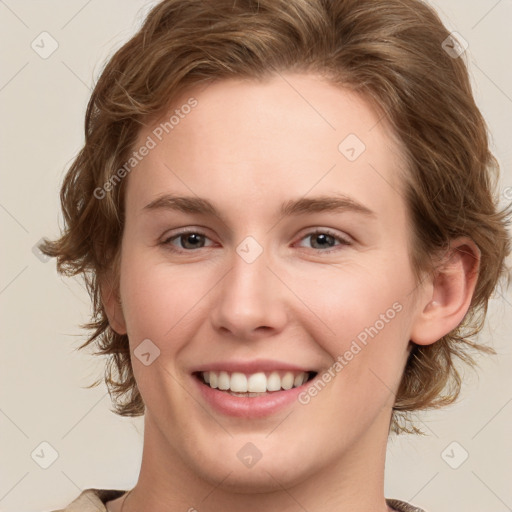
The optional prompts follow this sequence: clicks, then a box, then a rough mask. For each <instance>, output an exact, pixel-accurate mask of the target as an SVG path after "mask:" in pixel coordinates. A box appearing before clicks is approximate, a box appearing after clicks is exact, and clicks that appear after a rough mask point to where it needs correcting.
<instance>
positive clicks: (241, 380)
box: [229, 372, 247, 393]
mask: <svg viewBox="0 0 512 512" xmlns="http://www.w3.org/2000/svg"><path fill="white" fill-rule="evenodd" d="M229 388H230V389H231V391H235V392H236V393H247V377H246V376H245V375H244V374H243V373H237V372H235V373H233V375H231V380H230V386H229Z"/></svg>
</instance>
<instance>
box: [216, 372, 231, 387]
mask: <svg viewBox="0 0 512 512" xmlns="http://www.w3.org/2000/svg"><path fill="white" fill-rule="evenodd" d="M229 381H230V379H229V375H228V374H227V372H220V373H219V380H218V385H219V389H222V390H223V391H226V390H227V389H229V384H230V382H229Z"/></svg>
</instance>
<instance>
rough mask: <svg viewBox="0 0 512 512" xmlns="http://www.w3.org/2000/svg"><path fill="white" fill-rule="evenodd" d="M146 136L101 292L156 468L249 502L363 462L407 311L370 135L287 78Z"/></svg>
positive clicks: (374, 127)
mask: <svg viewBox="0 0 512 512" xmlns="http://www.w3.org/2000/svg"><path fill="white" fill-rule="evenodd" d="M191 98H193V99H191ZM171 116H173V117H172V118H171ZM162 122H163V123H165V122H167V125H165V124H163V125H162V124H159V123H160V121H159V122H157V123H155V124H153V125H151V126H150V127H146V128H145V129H143V130H142V131H141V133H140V135H139V139H138V144H137V145H136V147H135V150H136V151H137V152H138V153H137V155H136V156H135V157H134V158H137V162H136V165H135V167H134V168H133V170H132V171H131V172H130V175H129V178H127V179H128V183H127V190H126V224H125V230H124V234H123V243H122V253H121V280H120V297H121V303H122V314H123V317H124V320H121V323H123V322H124V325H125V326H126V331H127V333H128V336H129V339H130V348H131V350H132V364H133V369H134V372H135V377H136V380H137V384H138V387H139V390H140V393H141V395H142V397H143V399H144V402H145V404H146V424H145V427H146V430H145V436H146V439H145V443H146V446H149V448H148V447H147V448H146V449H148V450H152V453H153V455H154V456H155V464H157V462H156V459H158V458H159V457H165V460H172V461H174V462H175V463H176V464H177V465H179V466H180V467H182V468H186V471H190V472H191V474H194V475H195V476H196V477H199V478H201V479H204V480H207V481H210V482H212V483H213V482H215V483H216V485H217V484H218V482H220V481H221V480H223V479H224V480H223V485H224V486H228V487H229V486H232V487H233V488H237V489H245V490H258V489H259V490H262V489H269V488H277V487H279V486H280V485H285V484H290V485H293V484H295V483H299V482H301V481H304V480H306V479H307V478H308V477H310V476H312V475H324V477H325V475H326V474H328V473H327V471H329V472H333V473H332V474H334V473H335V472H336V471H335V470H336V468H337V467H341V466H339V465H340V464H345V466H344V467H347V463H348V461H351V464H352V466H351V467H352V468H354V467H355V465H357V464H358V462H357V461H359V460H361V461H363V460H368V458H365V457H366V456H365V454H368V456H369V457H371V456H372V454H375V453H376V452H377V451H378V452H379V453H381V452H382V451H383V450H384V446H385V441H386V439H387V435H388V426H389V421H390V414H391V407H392V406H393V402H394V398H395V395H394V394H395V393H396V390H397V388H398V385H399V382H400V379H401V375H402V371H403V369H404V366H405V363H406V360H407V355H408V353H409V345H410V344H409V340H410V339H411V333H412V331H413V330H414V325H415V317H416V316H417V313H418V311H419V309H420V308H421V306H420V305H418V301H417V300H416V299H417V294H418V292H419V290H418V288H417V284H416V282H415V279H414V275H413V271H412V268H411V263H410V259H409V238H410V235H411V228H410V225H409V223H408V214H407V211H406V205H405V202H404V195H403V192H402V189H403V184H402V182H401V177H400V176H401V166H402V160H401V156H400V155H401V154H400V151H399V148H398V147H397V146H396V145H395V143H394V142H393V141H392V140H391V139H390V138H389V136H388V134H389V127H388V125H387V124H386V122H385V119H379V116H378V115H377V114H376V113H374V112H373V110H372V109H371V108H370V107H369V106H368V104H367V103H366V102H365V101H364V100H362V99H361V98H360V97H359V96H357V95H355V94H354V93H351V92H349V91H347V90H345V89H342V88H340V87H336V86H334V85H330V84H327V83H326V82H324V81H321V80H320V79H319V78H318V77H315V76H312V75H292V74H287V75H283V76H276V77H274V78H272V79H271V80H269V81H266V82H256V81H238V80H225V81H219V82H216V83H214V84H212V85H210V86H209V87H207V88H203V89H200V88H197V87H196V88H194V89H191V90H190V91H188V92H187V94H185V95H183V96H182V97H181V98H180V99H179V101H177V102H176V103H174V104H173V108H172V109H171V110H170V111H169V113H168V115H166V116H165V118H164V119H162ZM167 132H168V133H167ZM143 146H145V147H146V149H141V148H142V147H143ZM182 198H186V199H182ZM213 210H215V212H216V213H215V214H214V213H213ZM184 233H187V234H184ZM118 319H119V318H118ZM121 330H122V329H121ZM336 362H337V364H336ZM203 372H204V373H203ZM210 372H213V373H210ZM312 372H314V374H315V375H316V377H314V378H313V379H312V380H310V381H308V382H305V383H302V381H303V379H304V378H305V377H310V376H311V375H312V374H313V373H312ZM205 380H209V381H210V384H211V385H212V386H214V387H215V386H217V388H216V389H215V388H214V387H211V386H210V385H209V384H208V383H206V382H205ZM301 383H302V384H301ZM228 385H229V386H230V387H232V388H233V389H235V390H242V391H239V393H242V392H243V390H244V389H248V388H247V387H244V386H247V385H249V386H250V389H251V390H253V391H252V392H253V393H257V394H256V395H251V394H249V395H247V394H244V395H240V394H239V395H233V394H231V393H230V392H229V390H226V389H224V390H221V389H219V387H221V388H226V387H227V386H228ZM290 385H297V386H298V387H295V388H292V389H286V388H289V386H290ZM283 388H284V389H283ZM264 389H270V390H272V391H266V392H263V390H264ZM276 389H280V391H275V390H276ZM162 460H163V459H162ZM278 482H279V483H278Z"/></svg>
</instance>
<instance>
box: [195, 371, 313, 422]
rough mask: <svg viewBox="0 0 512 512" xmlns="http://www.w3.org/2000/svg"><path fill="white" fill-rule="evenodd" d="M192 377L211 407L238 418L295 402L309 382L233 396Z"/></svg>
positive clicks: (270, 411) (265, 413)
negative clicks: (267, 391)
mask: <svg viewBox="0 0 512 512" xmlns="http://www.w3.org/2000/svg"><path fill="white" fill-rule="evenodd" d="M192 379H193V380H194V381H195V383H196V385H197V386H198V388H199V391H200V393H201V394H202V396H203V398H204V399H205V400H206V402H207V403H208V404H209V405H210V406H211V407H212V408H213V409H215V410H216V411H218V412H220V413H222V414H226V415H228V416H236V417H239V418H263V417H265V416H270V415H271V414H274V413H276V412H278V411H280V410H282V409H284V408H286V407H287V406H289V405H291V404H292V403H293V402H296V401H297V396H298V395H299V394H300V393H301V392H302V391H303V390H304V389H305V388H306V386H307V385H308V384H310V383H311V381H309V382H306V383H304V384H302V386H298V387H296V388H292V389H288V390H281V391H272V392H271V393H268V394H266V395H261V396H254V397H246V396H234V395H230V394H229V393H228V392H226V391H219V390H218V389H213V388H211V387H210V386H208V385H207V384H204V383H203V382H202V381H201V380H200V379H199V378H197V377H196V376H194V375H192Z"/></svg>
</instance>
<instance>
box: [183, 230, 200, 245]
mask: <svg viewBox="0 0 512 512" xmlns="http://www.w3.org/2000/svg"><path fill="white" fill-rule="evenodd" d="M200 237H201V235H199V234H197V233H190V234H188V235H185V236H184V237H183V238H182V241H183V240H184V241H185V243H184V244H183V246H184V247H186V246H187V244H191V245H192V248H194V245H196V246H197V242H200V241H201V239H200Z"/></svg>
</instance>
